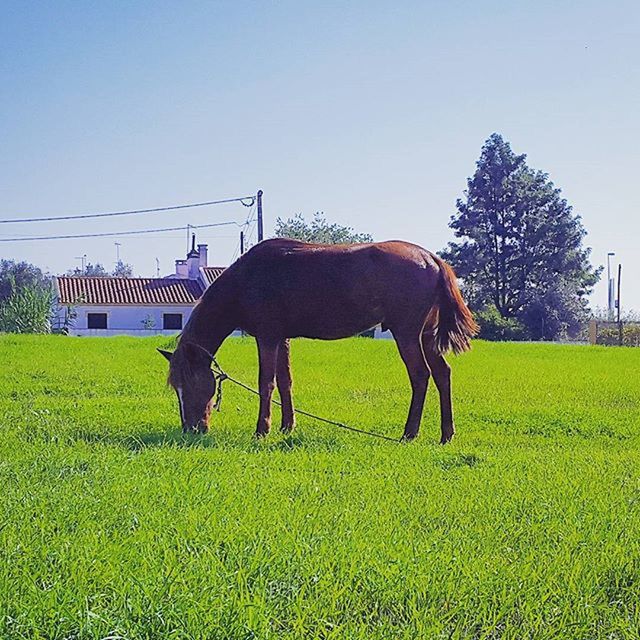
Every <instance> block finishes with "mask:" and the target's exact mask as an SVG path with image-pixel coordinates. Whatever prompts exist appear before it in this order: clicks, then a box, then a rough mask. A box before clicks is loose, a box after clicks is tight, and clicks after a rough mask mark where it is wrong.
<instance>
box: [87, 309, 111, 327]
mask: <svg viewBox="0 0 640 640" xmlns="http://www.w3.org/2000/svg"><path fill="white" fill-rule="evenodd" d="M87 328H88V329H106V328H107V314H106V313H87Z"/></svg>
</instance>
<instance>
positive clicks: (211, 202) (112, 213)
mask: <svg viewBox="0 0 640 640" xmlns="http://www.w3.org/2000/svg"><path fill="white" fill-rule="evenodd" d="M247 201H248V204H246V202H247ZM228 202H241V203H242V204H243V205H244V206H245V207H253V204H254V202H255V196H243V197H241V198H227V199H226V200H209V201H207V202H192V203H190V204H177V205H173V206H170V207H155V208H154V209H133V210H131V211H108V212H106V213H81V214H78V215H73V216H48V217H45V218H14V219H7V220H0V224H10V223H18V222H51V221H53V220H80V219H84V218H107V217H112V216H129V215H134V214H137V213H157V212H160V211H176V210H177V209H191V208H193V207H208V206H210V205H214V204H226V203H228Z"/></svg>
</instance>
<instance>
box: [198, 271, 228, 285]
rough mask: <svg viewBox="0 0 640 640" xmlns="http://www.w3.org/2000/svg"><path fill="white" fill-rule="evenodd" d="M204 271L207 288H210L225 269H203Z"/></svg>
mask: <svg viewBox="0 0 640 640" xmlns="http://www.w3.org/2000/svg"><path fill="white" fill-rule="evenodd" d="M202 271H203V272H204V278H205V280H206V282H207V286H209V285H210V284H212V283H213V281H214V280H216V279H218V278H219V277H220V274H221V273H222V272H223V271H224V267H202Z"/></svg>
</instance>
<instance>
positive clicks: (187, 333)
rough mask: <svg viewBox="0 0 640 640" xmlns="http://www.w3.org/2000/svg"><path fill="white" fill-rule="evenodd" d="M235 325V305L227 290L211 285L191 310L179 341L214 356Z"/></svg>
mask: <svg viewBox="0 0 640 640" xmlns="http://www.w3.org/2000/svg"><path fill="white" fill-rule="evenodd" d="M237 325H238V322H237V313H236V305H235V304H234V302H233V297H232V296H231V295H230V294H229V290H228V288H227V287H224V286H215V285H213V286H212V288H210V289H209V290H208V291H207V292H206V293H205V295H204V297H203V298H202V300H201V301H200V302H199V303H198V305H197V306H196V307H195V309H194V310H193V313H192V314H191V318H190V319H189V322H188V323H187V326H186V327H185V330H184V331H183V332H182V338H181V339H182V340H186V341H188V342H193V343H195V344H197V345H199V346H201V347H203V348H204V349H206V350H207V351H208V352H209V353H210V354H211V355H215V354H216V352H217V351H218V349H219V348H220V345H221V344H222V343H223V342H224V340H225V338H227V336H229V334H231V333H232V332H233V331H234V329H236V328H237Z"/></svg>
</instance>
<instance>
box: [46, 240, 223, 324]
mask: <svg viewBox="0 0 640 640" xmlns="http://www.w3.org/2000/svg"><path fill="white" fill-rule="evenodd" d="M207 253H208V252H207V245H206V244H199V245H198V247H197V248H196V246H195V236H194V238H193V241H192V246H191V251H189V253H188V254H187V259H186V260H176V271H175V273H173V274H171V275H169V276H165V277H163V278H119V277H111V276H110V277H93V276H59V277H57V278H56V289H57V297H58V308H59V311H58V318H57V323H56V324H57V325H58V326H59V327H68V331H69V334H71V335H77V336H84V335H94V336H110V335H119V334H128V335H153V334H159V333H162V334H164V333H166V334H172V333H176V332H178V331H180V330H181V329H182V327H183V326H184V325H185V323H186V322H187V320H188V319H189V315H190V314H191V311H192V309H193V306H194V305H195V303H196V301H197V300H198V298H200V296H201V295H202V294H203V293H204V291H205V289H206V288H207V287H208V286H209V285H210V284H211V283H212V282H213V281H214V280H215V279H216V278H217V277H218V276H219V275H220V274H221V273H222V271H223V270H224V267H210V266H208V264H207Z"/></svg>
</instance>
